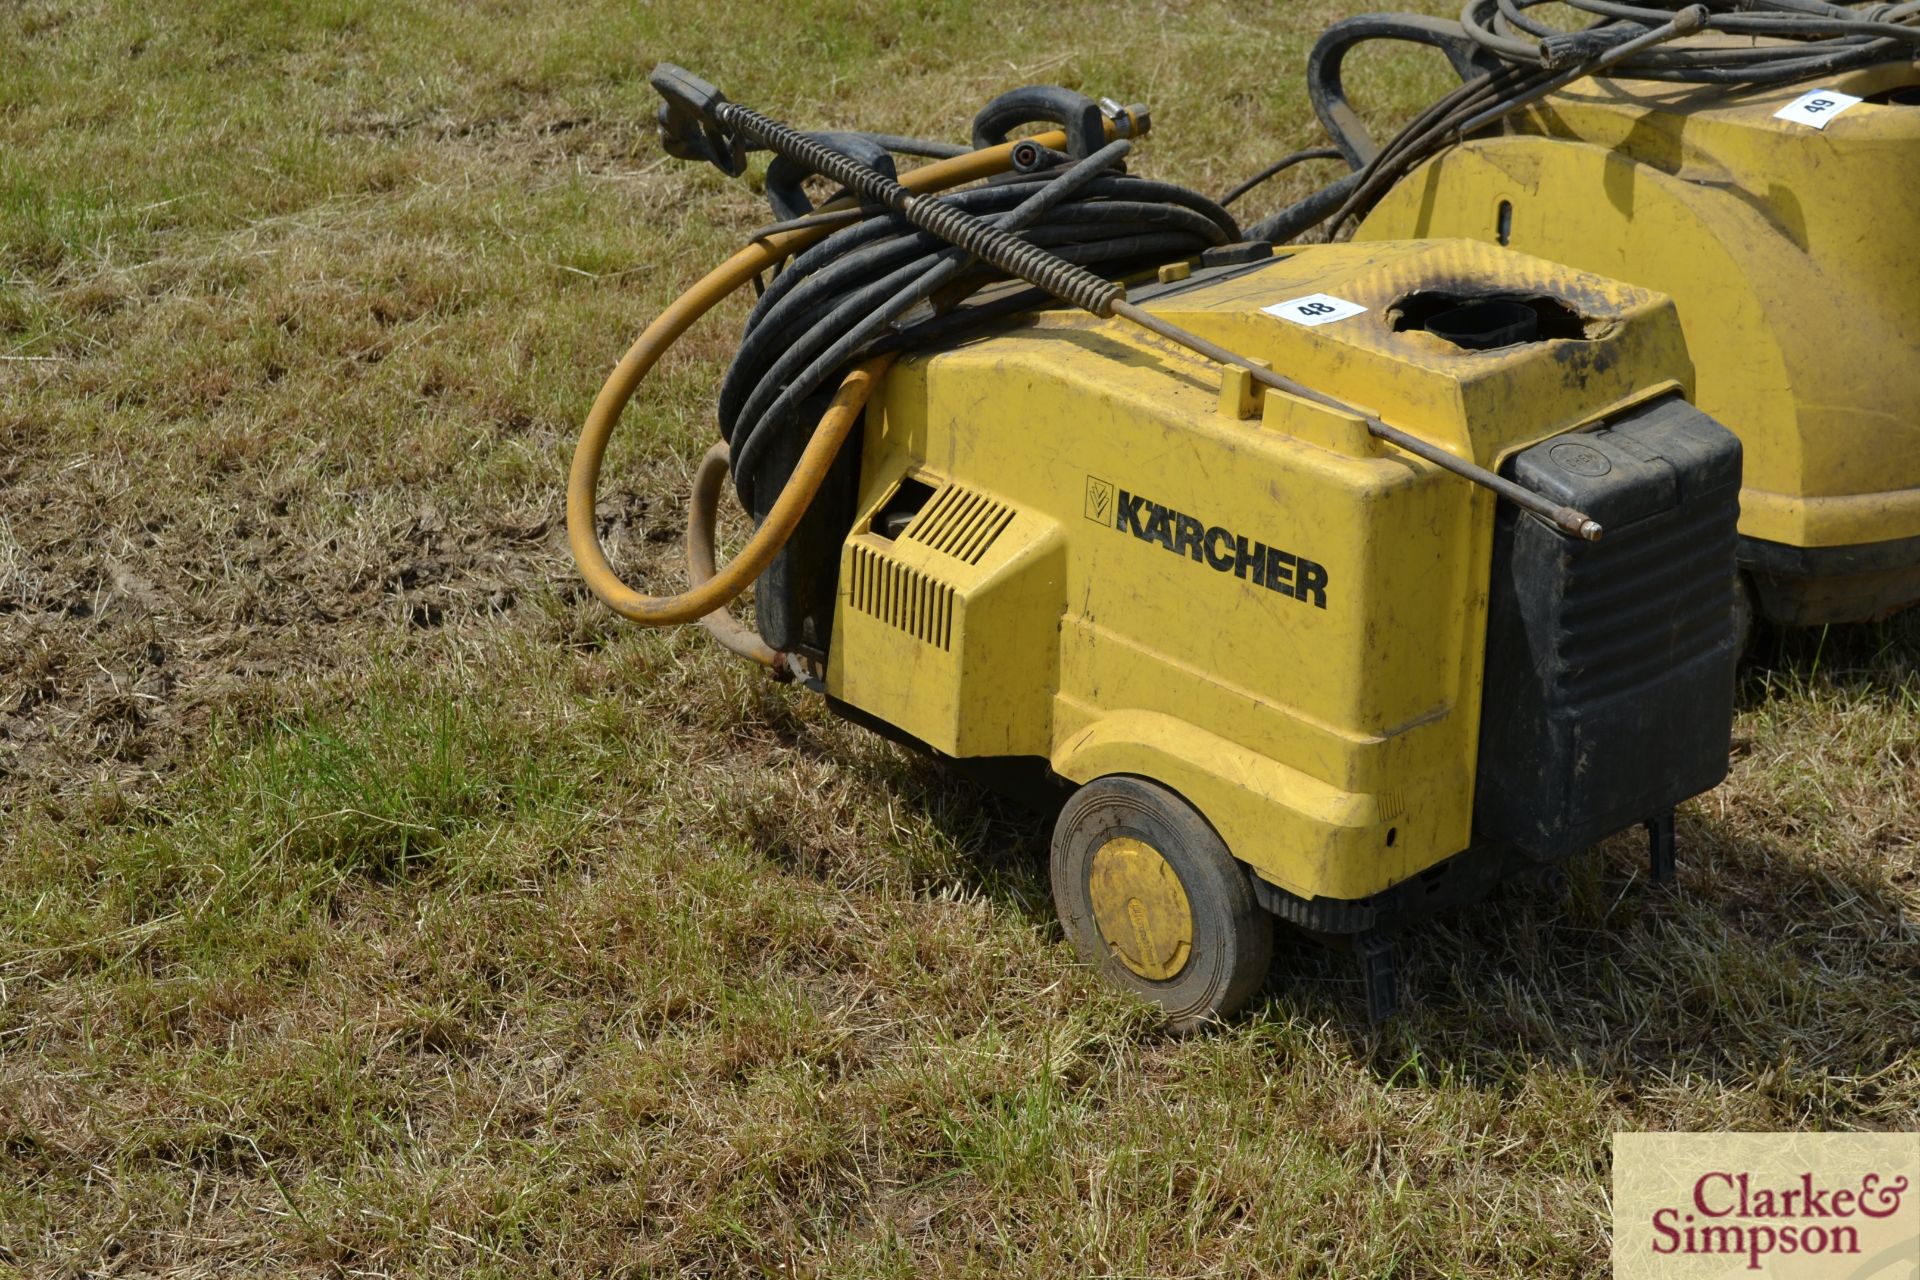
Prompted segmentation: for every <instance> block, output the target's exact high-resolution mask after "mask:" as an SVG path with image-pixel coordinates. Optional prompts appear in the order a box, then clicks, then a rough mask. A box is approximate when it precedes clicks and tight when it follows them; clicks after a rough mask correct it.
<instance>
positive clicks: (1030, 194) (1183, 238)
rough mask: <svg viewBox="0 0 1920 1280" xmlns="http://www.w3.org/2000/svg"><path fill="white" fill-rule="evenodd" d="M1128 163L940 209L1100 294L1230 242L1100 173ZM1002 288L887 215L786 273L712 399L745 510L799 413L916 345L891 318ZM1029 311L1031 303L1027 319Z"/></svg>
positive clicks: (982, 266)
mask: <svg viewBox="0 0 1920 1280" xmlns="http://www.w3.org/2000/svg"><path fill="white" fill-rule="evenodd" d="M1125 150H1126V147H1125V144H1124V143H1115V144H1113V145H1111V146H1109V147H1107V148H1104V149H1103V150H1102V151H1100V152H1097V153H1095V154H1094V155H1093V156H1090V157H1088V158H1087V159H1085V160H1082V161H1080V162H1079V163H1077V164H1073V165H1067V166H1061V167H1058V168H1054V169H1050V170H1044V171H1040V172H1035V173H1031V174H1021V175H1009V176H1008V178H1007V179H1005V180H1002V181H999V182H996V183H993V184H990V185H987V186H983V187H976V188H973V189H972V190H968V191H961V192H955V193H950V194H947V195H945V196H943V197H942V199H943V200H944V201H945V202H947V203H949V204H951V205H952V206H953V208H954V209H956V210H958V211H959V212H961V213H964V214H967V215H970V216H971V217H973V218H978V219H980V220H981V221H982V222H984V223H986V224H988V225H989V226H991V227H993V228H994V230H995V232H996V234H997V235H1000V236H1003V237H1007V238H1009V239H1011V238H1013V237H1014V235H1015V229H1016V226H1017V225H1019V224H1026V225H1024V226H1021V228H1020V230H1019V236H1020V238H1019V239H1017V240H1015V243H1016V244H1017V245H1018V246H1019V249H1020V251H1021V252H1023V253H1029V252H1033V251H1035V250H1038V249H1045V250H1048V251H1050V252H1051V253H1052V254H1054V255H1056V256H1058V257H1060V258H1064V259H1066V260H1067V261H1068V262H1069V263H1072V264H1073V265H1074V266H1075V267H1076V268H1079V269H1081V271H1082V274H1084V275H1086V276H1088V277H1090V278H1092V279H1094V280H1097V281H1099V283H1100V284H1101V285H1102V286H1103V287H1108V288H1110V287H1111V286H1109V285H1107V280H1108V278H1111V277H1120V276H1126V275H1130V274H1135V273H1137V272H1139V271H1142V270H1147V269H1151V268H1152V267H1154V266H1156V265H1158V264H1160V263H1163V262H1167V261H1170V260H1174V259H1178V258H1188V257H1193V256H1195V255H1197V254H1199V253H1201V252H1202V251H1204V250H1206V249H1208V248H1211V247H1213V246H1215V245H1221V244H1228V243H1232V242H1234V241H1236V240H1238V239H1239V238H1240V230H1239V227H1238V225H1237V224H1236V223H1235V222H1234V220H1233V218H1232V217H1231V216H1230V215H1229V214H1228V213H1227V212H1226V211H1225V210H1224V209H1222V208H1221V207H1220V206H1219V205H1217V204H1215V203H1214V202H1213V201H1211V200H1209V199H1207V198H1206V197H1205V196H1202V195H1199V194H1198V193H1196V192H1193V191H1189V190H1187V189H1186V188H1184V187H1179V186H1175V185H1173V184H1171V183H1164V182H1155V181H1150V180H1147V179H1142V178H1135V177H1129V176H1121V175H1115V174H1111V173H1107V172H1104V171H1103V170H1105V169H1106V168H1107V167H1108V166H1110V165H1111V164H1112V163H1114V162H1116V161H1117V160H1118V159H1119V158H1120V156H1122V155H1124V153H1125ZM1050 197H1051V198H1050ZM1023 210H1026V211H1028V212H1027V215H1025V216H1023V215H1022V211H1023ZM1028 217H1031V221H1030V223H1029V222H1028ZM962 239H963V244H967V245H969V246H970V247H972V246H971V240H970V239H969V238H966V237H963V238H962ZM1004 278H1006V273H1005V272H1003V271H1001V270H1000V269H999V268H997V267H993V266H991V265H989V264H988V263H986V262H984V261H979V260H977V259H974V258H973V257H972V255H970V254H969V253H968V252H967V251H966V249H965V248H958V249H957V248H955V247H953V246H952V245H950V244H949V243H947V242H946V241H944V240H942V239H941V238H939V237H938V236H936V235H934V234H931V233H929V232H927V231H923V230H921V229H920V228H918V227H916V226H914V225H912V224H911V223H910V222H909V221H908V220H907V218H906V217H905V216H903V215H901V214H898V213H893V212H885V211H873V212H870V213H869V214H868V215H867V216H866V217H865V218H864V219H862V220H861V221H859V222H856V223H854V224H853V225H851V226H848V227H846V228H844V229H843V230H840V231H838V232H836V233H835V234H834V235H832V236H830V237H828V238H827V239H826V240H823V241H822V242H821V243H819V244H817V245H815V246H814V247H813V248H812V249H809V250H808V251H807V252H805V253H803V254H801V255H800V256H799V257H797V258H795V259H794V260H793V261H792V262H791V263H789V264H788V265H787V268H786V269H785V270H784V271H782V272H781V273H780V274H779V275H778V276H777V277H775V278H774V280H773V282H772V283H771V284H770V285H769V286H768V287H767V289H766V291H765V292H764V293H763V294H762V295H761V297H760V299H759V301H758V302H757V303H756V304H755V306H754V309H753V312H752V314H751V315H750V316H749V317H748V319H747V324H746V329H745V332H744V334H743V335H742V338H741V342H740V348H739V350H738V352H737V353H736V354H735V356H734V359H733V363H732V364H731V366H730V367H729V368H728V370H727V374H726V377H725V379H724V380H723V381H722V384H721V388H720V398H719V418H720V431H721V435H722V436H723V438H725V439H726V440H727V442H728V443H729V445H730V446H731V449H732V454H733V470H734V484H735V487H736V489H737V490H738V492H739V494H740V499H741V501H742V503H743V504H745V505H746V506H747V507H748V509H749V510H751V509H753V488H754V484H755V479H756V475H757V472H758V470H759V468H758V466H757V464H758V462H759V460H760V459H761V458H762V457H763V456H764V455H765V451H766V449H767V448H768V446H769V444H770V443H771V441H772V440H773V439H774V438H775V437H776V436H777V435H779V434H780V433H783V432H791V431H803V430H805V429H806V428H807V425H808V421H807V417H806V414H805V413H804V406H805V402H806V401H807V399H808V398H809V397H810V396H812V395H813V394H814V393H815V392H816V391H819V390H821V389H822V388H824V387H825V386H827V385H828V383H829V382H830V381H831V380H832V379H834V378H835V377H836V376H837V374H838V373H839V372H840V371H841V370H842V369H844V368H845V366H846V365H847V364H848V363H849V362H850V361H852V360H855V359H857V358H859V357H860V356H861V355H863V354H865V353H866V352H868V351H870V350H874V349H877V348H878V347H880V346H882V345H885V346H888V347H890V348H893V347H898V346H899V345H901V339H902V338H903V337H904V336H906V335H907V334H909V333H911V332H912V330H911V329H909V330H905V331H903V330H901V329H898V328H896V327H895V322H896V321H897V319H898V317H899V316H901V315H902V314H903V313H904V312H906V311H907V310H908V309H909V308H910V307H912V306H913V305H915V304H917V303H919V302H922V301H925V300H927V299H928V298H929V297H930V296H931V295H932V294H934V293H935V292H936V291H939V292H940V293H941V296H942V297H943V298H944V297H946V295H947V293H948V292H949V291H954V292H968V291H971V290H973V289H977V288H979V287H980V286H982V285H985V284H987V283H989V282H992V281H996V280H1000V279H1004ZM1116 292H1117V290H1116ZM1039 301H1040V300H1039V299H1037V298H1034V297H1031V296H1027V297H1025V299H1024V304H1023V305H1024V307H1026V308H1031V307H1032V306H1034V305H1036V304H1037V303H1039ZM962 309H963V310H967V309H970V308H962ZM986 314H988V313H983V318H984V316H985V315H986ZM990 314H992V315H995V316H998V315H1000V314H1004V309H1003V308H1002V307H995V308H994V309H993V311H992V312H991V313H990ZM949 329H950V326H946V325H943V326H941V327H940V331H941V332H947V331H949Z"/></svg>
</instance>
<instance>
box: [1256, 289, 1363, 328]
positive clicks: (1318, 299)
mask: <svg viewBox="0 0 1920 1280" xmlns="http://www.w3.org/2000/svg"><path fill="white" fill-rule="evenodd" d="M1260 309H1261V310H1262V311H1264V312H1266V313H1267V314H1268V315H1270V316H1279V317H1280V318H1281V319H1282V320H1291V321H1293V322H1294V323H1295V324H1305V325H1315V324H1332V323H1333V322H1334V321H1335V320H1345V319H1348V318H1349V317H1351V316H1357V315H1359V314H1361V313H1362V312H1364V311H1365V310H1366V308H1365V307H1363V306H1361V305H1360V304H1359V303H1357V302H1348V301H1347V300H1346V299H1345V298H1336V297H1334V296H1333V295H1332V294H1330V293H1310V294H1308V295H1307V296H1306V297H1304V298H1294V299H1292V300H1291V301H1288V302H1276V303H1274V304H1273V305H1272V306H1270V307H1262V308H1260Z"/></svg>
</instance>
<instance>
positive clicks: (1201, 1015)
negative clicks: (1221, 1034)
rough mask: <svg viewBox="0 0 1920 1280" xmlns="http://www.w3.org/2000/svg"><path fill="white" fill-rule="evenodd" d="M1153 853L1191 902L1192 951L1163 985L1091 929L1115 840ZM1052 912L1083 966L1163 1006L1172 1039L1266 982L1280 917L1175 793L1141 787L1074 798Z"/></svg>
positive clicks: (1104, 787) (1059, 827)
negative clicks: (1099, 880)
mask: <svg viewBox="0 0 1920 1280" xmlns="http://www.w3.org/2000/svg"><path fill="white" fill-rule="evenodd" d="M1121 837H1131V838H1133V839H1135V840H1140V841H1143V842H1144V843H1146V844H1148V845H1151V846H1152V847H1153V849H1154V850H1155V851H1157V852H1158V853H1159V854H1160V856H1161V857H1162V858H1163V859H1165V860H1166V862H1167V864H1168V865H1169V866H1170V867H1172V869H1173V872H1174V874H1175V875H1176V876H1177V877H1178V878H1179V880H1180V887H1181V888H1182V889H1183V890H1184V891H1185V893H1186V895H1187V905H1188V909H1189V911H1190V912H1191V915H1192V918H1193V941H1192V945H1191V949H1190V951H1189V953H1188V957H1187V962H1186V964H1185V966H1184V967H1183V968H1182V969H1181V970H1180V972H1178V973H1176V974H1175V975H1174V976H1173V977H1171V978H1169V979H1167V980H1166V981H1163V982H1162V981H1154V980H1152V979H1150V978H1146V977H1143V976H1141V975H1140V974H1137V973H1135V972H1134V971H1133V970H1132V969H1130V968H1129V967H1128V966H1127V965H1126V964H1125V963H1124V962H1123V961H1122V960H1121V959H1120V958H1119V956H1118V955H1116V954H1115V952H1114V950H1113V948H1112V947H1110V946H1109V945H1108V944H1107V942H1106V940H1105V939H1104V938H1102V937H1101V936H1100V930H1099V927H1098V926H1097V924H1096V923H1095V920H1094V912H1093V897H1092V891H1091V887H1090V885H1091V877H1092V871H1093V858H1094V854H1095V853H1096V852H1098V851H1099V849H1100V848H1101V847H1102V846H1103V845H1105V844H1106V843H1107V842H1108V841H1109V840H1114V839H1118V838H1121ZM1051 861H1052V874H1053V903H1054V908H1055V909H1056V910H1057V911H1058V912H1059V913H1060V923H1061V925H1062V926H1063V927H1064V928H1065V929H1066V933H1067V938H1068V939H1069V940H1070V941H1071V942H1072V943H1073V948H1074V950H1075V951H1076V952H1078V953H1079V956H1080V958H1081V960H1083V961H1084V962H1085V963H1087V964H1088V965H1091V966H1093V967H1094V968H1095V969H1097V970H1098V971H1099V973H1100V975H1101V976H1102V977H1103V978H1105V979H1106V980H1107V981H1108V982H1110V983H1112V984H1113V985H1114V986H1117V987H1120V988H1122V989H1123V990H1126V991H1131V992H1133V993H1134V994H1136V995H1138V996H1140V997H1141V998H1142V999H1144V1000H1146V1001H1148V1002H1150V1003H1152V1004H1155V1005H1158V1006H1159V1007H1160V1009H1161V1010H1162V1011H1163V1012H1164V1013H1165V1014H1166V1017H1167V1024H1168V1027H1169V1028H1170V1029H1171V1030H1174V1031H1178V1032H1183V1033H1184V1032H1189V1031H1194V1030H1198V1029H1200V1028H1202V1027H1204V1026H1207V1025H1209V1024H1211V1023H1217V1022H1219V1021H1221V1020H1222V1019H1225V1018H1227V1017H1228V1016H1230V1015H1232V1014H1233V1013H1234V1012H1236V1011H1237V1010H1238V1009H1239V1008H1240V1007H1241V1006H1242V1005H1244V1004H1245V1003H1246V1002H1247V1000H1248V999H1249V998H1251V997H1252V996H1253V994H1254V993H1255V992H1257V991H1258V990H1259V989H1260V986H1261V983H1263V982H1264V981H1265V980H1266V976H1267V967H1268V965H1269V964H1270V963H1271V961H1272V958H1273V917H1272V916H1271V915H1269V914H1267V912H1266V911H1264V910H1262V909H1261V907H1260V905H1259V903H1258V902H1257V901H1256V900H1255V898H1254V896H1253V885H1252V883H1251V882H1250V880H1249V878H1248V877H1249V872H1248V871H1247V869H1246V868H1245V867H1243V866H1242V865H1241V864H1240V863H1239V862H1238V861H1236V860H1235V859H1234V857H1233V854H1232V853H1231V852H1229V851H1228V849H1227V846H1226V843H1225V842H1224V841H1222V840H1221V839H1220V837H1219V835H1217V834H1216V833H1215V832H1214V830H1213V828H1212V827H1211V826H1209V825H1208V824H1207V821H1206V819H1204V818H1202V817H1201V816H1200V815H1199V814H1198V813H1197V812H1195V811H1194V809H1193V807H1192V806H1191V805H1189V804H1188V803H1187V802H1186V801H1185V800H1182V799H1181V798H1180V797H1179V796H1178V795H1176V794H1175V793H1174V792H1172V791H1169V790H1168V789H1167V788H1165V787H1162V786H1160V785H1158V784H1156V783H1152V782H1148V781H1146V780H1145V779H1142V778H1130V777H1108V778H1098V779H1095V780H1094V781H1092V782H1089V783H1088V784H1086V785H1085V786H1083V787H1081V788H1080V789H1079V790H1078V791H1076V792H1074V794H1073V796H1072V798H1071V799H1069V800H1068V801H1067V804H1066V807H1065V808H1064V809H1062V810H1061V812H1060V819H1059V821H1058V823H1056V824H1055V826H1054V829H1053V856H1052V860H1051Z"/></svg>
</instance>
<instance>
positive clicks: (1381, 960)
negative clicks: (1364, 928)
mask: <svg viewBox="0 0 1920 1280" xmlns="http://www.w3.org/2000/svg"><path fill="white" fill-rule="evenodd" d="M1353 949H1354V952H1355V954H1356V955H1357V956H1358V957H1359V960H1360V981H1361V983H1362V984H1363V985H1364V986H1365V987H1366V991H1367V1021H1368V1022H1370V1023H1372V1024H1373V1025H1374V1026H1376V1027H1377V1026H1379V1025H1380V1024H1381V1023H1383V1022H1385V1021H1386V1020H1387V1019H1388V1018H1391V1017H1392V1016H1393V1015H1394V1014H1396V1013H1398V1012H1400V976H1399V970H1398V967H1397V966H1396V965H1395V964H1394V959H1393V939H1392V938H1389V937H1388V936H1387V935H1386V934H1383V933H1363V934H1360V935H1359V936H1357V937H1356V938H1354V940H1353Z"/></svg>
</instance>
